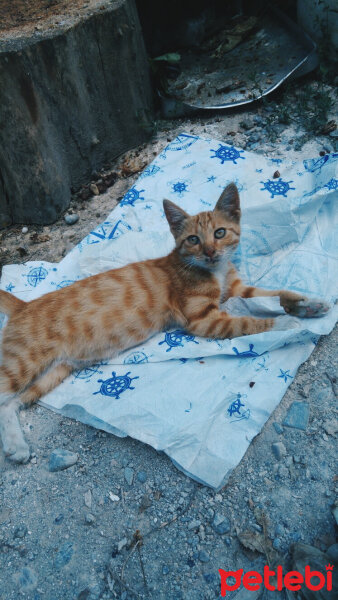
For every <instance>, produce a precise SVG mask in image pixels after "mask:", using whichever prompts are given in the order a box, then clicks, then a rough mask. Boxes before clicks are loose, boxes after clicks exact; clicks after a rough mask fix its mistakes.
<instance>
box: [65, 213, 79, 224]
mask: <svg viewBox="0 0 338 600" xmlns="http://www.w3.org/2000/svg"><path fill="white" fill-rule="evenodd" d="M64 219H65V222H66V223H67V225H75V223H77V222H78V220H79V215H76V214H71V215H65V217H64Z"/></svg>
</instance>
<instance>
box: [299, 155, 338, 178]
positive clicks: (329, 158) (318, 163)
mask: <svg viewBox="0 0 338 600" xmlns="http://www.w3.org/2000/svg"><path fill="white" fill-rule="evenodd" d="M336 160H338V153H333V154H325V156H320V157H319V158H308V159H306V160H303V165H304V167H305V169H306V171H309V172H310V173H314V172H315V171H321V170H322V167H323V166H324V165H325V164H326V163H332V162H335V161H336Z"/></svg>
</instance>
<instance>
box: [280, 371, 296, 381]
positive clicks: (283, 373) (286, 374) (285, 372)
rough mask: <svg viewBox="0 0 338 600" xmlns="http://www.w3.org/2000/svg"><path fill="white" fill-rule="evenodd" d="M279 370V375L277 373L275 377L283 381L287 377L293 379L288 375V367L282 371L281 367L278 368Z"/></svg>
mask: <svg viewBox="0 0 338 600" xmlns="http://www.w3.org/2000/svg"><path fill="white" fill-rule="evenodd" d="M279 370H280V375H277V377H280V378H281V379H284V381H285V383H286V382H287V380H288V378H290V379H293V376H292V375H290V369H288V370H287V371H283V369H279Z"/></svg>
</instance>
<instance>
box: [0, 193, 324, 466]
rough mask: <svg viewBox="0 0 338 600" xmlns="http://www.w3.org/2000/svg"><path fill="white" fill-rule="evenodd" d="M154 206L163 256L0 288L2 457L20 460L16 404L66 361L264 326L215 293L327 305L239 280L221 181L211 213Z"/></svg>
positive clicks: (234, 214)
mask: <svg viewBox="0 0 338 600" xmlns="http://www.w3.org/2000/svg"><path fill="white" fill-rule="evenodd" d="M163 205H164V210H165V214H166V217H167V220H168V222H169V225H170V229H171V232H172V234H173V236H174V238H175V242H176V247H175V248H174V250H173V251H172V252H171V253H170V254H169V255H168V256H165V257H163V258H157V259H154V260H146V261H143V262H138V263H134V264H130V265H127V266H125V267H123V268H119V269H114V270H111V271H107V272H104V273H100V274H98V275H94V276H92V277H88V278H87V279H83V280H81V281H77V282H76V283H73V284H72V285H70V286H69V287H65V288H62V289H60V290H57V291H55V292H51V293H49V294H46V295H44V296H42V297H40V298H37V299H36V300H33V301H31V302H23V301H22V300H19V299H18V298H16V297H14V296H13V295H11V294H9V293H7V292H4V291H0V311H2V312H4V313H7V314H8V315H9V321H8V323H7V325H6V327H5V329H4V332H3V341H2V344H3V359H2V360H3V364H2V366H1V367H0V434H1V437H2V443H3V447H4V451H5V453H6V455H7V456H8V457H9V458H10V459H11V460H13V461H16V462H25V461H27V460H28V458H29V449H28V446H27V444H26V442H25V440H24V438H23V434H22V432H21V429H20V426H19V422H18V418H17V414H16V408H17V407H18V406H19V405H21V404H30V403H32V402H34V401H36V400H38V399H39V398H40V397H41V396H42V395H44V394H46V393H47V392H49V391H50V390H52V389H53V388H54V387H55V386H57V385H59V383H61V382H62V381H63V380H64V379H65V378H66V377H67V376H68V375H69V374H70V373H71V372H72V370H73V369H74V368H77V369H80V368H83V367H84V366H86V365H88V364H91V363H94V362H97V361H99V360H101V359H103V358H106V357H111V356H112V355H114V354H117V353H118V352H120V351H122V350H125V349H126V348H130V347H131V346H135V345H137V344H140V343H141V342H143V341H144V340H146V339H147V338H149V337H150V336H151V335H153V334H154V333H156V332H159V331H161V330H163V329H165V328H168V327H171V326H179V327H182V328H184V329H185V330H187V331H188V332H190V333H192V334H194V335H200V336H205V337H208V338H232V337H237V336H241V335H248V334H251V333H258V332H261V331H267V330H269V329H271V328H273V326H274V319H271V318H270V319H255V318H253V317H248V316H246V317H232V316H231V315H229V314H227V313H226V312H224V311H221V310H220V308H219V306H220V301H221V300H222V301H224V300H225V299H227V298H229V297H230V296H242V297H244V298H249V297H252V296H279V297H280V303H281V305H282V306H283V307H284V308H285V310H286V311H287V312H289V313H292V314H294V315H298V316H320V314H324V313H325V312H326V311H327V310H328V307H327V306H326V305H325V304H324V303H315V302H314V301H312V302H307V300H306V298H304V297H303V296H301V295H299V294H295V293H293V292H288V291H282V290H278V291H266V290H262V289H259V288H255V287H247V286H246V285H245V284H244V283H242V281H241V280H240V278H239V276H238V274H237V272H236V269H235V268H234V266H232V265H231V263H230V262H229V259H230V258H231V255H232V253H233V251H234V250H235V249H236V248H237V246H238V243H239V239H240V225H239V222H240V203H239V195H238V190H237V188H236V186H235V185H234V184H230V185H228V186H227V187H226V188H225V190H224V191H223V193H222V195H221V197H220V198H219V200H218V202H217V204H216V206H215V209H214V210H213V211H208V212H202V213H199V214H198V215H195V216H189V215H188V214H187V213H186V212H185V211H184V210H182V209H181V208H179V207H178V206H176V205H175V204H173V203H172V202H170V201H169V200H164V202H163ZM36 317H38V319H37V318H36Z"/></svg>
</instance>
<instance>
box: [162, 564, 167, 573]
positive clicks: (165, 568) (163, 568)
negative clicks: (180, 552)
mask: <svg viewBox="0 0 338 600" xmlns="http://www.w3.org/2000/svg"><path fill="white" fill-rule="evenodd" d="M168 573H169V567H168V566H167V565H163V567H162V575H168Z"/></svg>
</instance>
